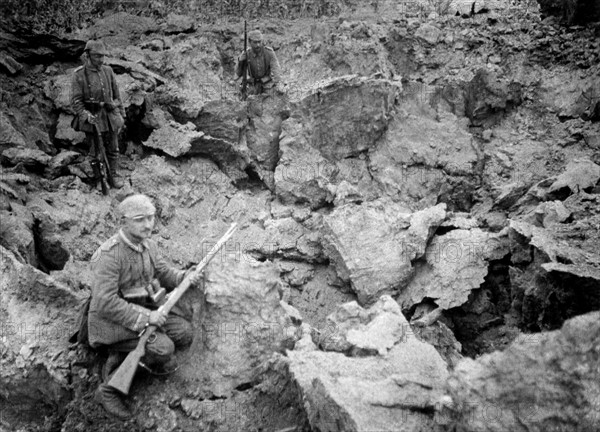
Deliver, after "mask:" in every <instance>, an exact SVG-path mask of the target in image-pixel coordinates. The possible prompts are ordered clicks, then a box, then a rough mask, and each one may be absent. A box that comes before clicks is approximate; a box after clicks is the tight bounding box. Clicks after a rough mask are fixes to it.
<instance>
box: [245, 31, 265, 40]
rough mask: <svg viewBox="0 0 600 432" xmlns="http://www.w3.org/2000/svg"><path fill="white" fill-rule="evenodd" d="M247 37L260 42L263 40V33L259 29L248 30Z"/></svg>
mask: <svg viewBox="0 0 600 432" xmlns="http://www.w3.org/2000/svg"><path fill="white" fill-rule="evenodd" d="M248 39H249V40H253V41H258V42H260V41H262V40H263V35H262V33H261V32H260V30H252V31H251V32H248Z"/></svg>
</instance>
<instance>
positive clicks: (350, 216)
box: [323, 200, 446, 305]
mask: <svg viewBox="0 0 600 432" xmlns="http://www.w3.org/2000/svg"><path fill="white" fill-rule="evenodd" d="M445 217H446V205H445V204H438V205H437V206H435V207H431V208H428V209H425V210H421V211H418V212H415V213H410V212H409V211H407V210H406V209H405V208H403V207H401V206H400V205H398V204H393V203H390V202H388V201H386V200H378V201H376V202H373V203H369V204H363V205H361V206H358V205H353V204H348V205H345V206H343V207H340V208H338V209H336V210H335V211H334V212H333V213H331V214H330V215H328V216H326V217H325V218H324V227H323V240H324V247H325V253H326V255H327V256H329V258H330V260H331V261H332V263H333V265H334V266H335V268H336V271H337V272H338V275H339V276H340V277H341V278H342V279H343V280H347V281H350V283H351V286H352V289H353V290H354V291H355V292H356V294H357V296H358V301H359V303H360V304H363V305H364V304H372V303H373V302H375V301H377V299H378V298H379V296H381V295H382V294H390V293H393V292H396V291H398V289H399V288H400V289H401V288H402V287H404V286H405V285H406V284H407V283H408V281H409V280H410V278H411V277H412V276H413V274H414V268H413V266H412V264H411V262H412V261H413V260H414V259H415V258H418V257H420V256H422V255H423V254H424V253H425V247H426V245H427V243H428V241H429V240H430V238H431V236H432V235H433V232H434V231H435V229H436V228H437V227H438V226H439V225H440V224H441V223H442V222H443V220H444V218H445Z"/></svg>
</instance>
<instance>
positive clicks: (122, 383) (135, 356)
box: [108, 223, 237, 395]
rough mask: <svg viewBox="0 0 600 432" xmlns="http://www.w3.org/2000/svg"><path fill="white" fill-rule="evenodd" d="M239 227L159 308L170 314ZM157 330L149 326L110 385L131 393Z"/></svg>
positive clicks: (209, 253)
mask: <svg viewBox="0 0 600 432" xmlns="http://www.w3.org/2000/svg"><path fill="white" fill-rule="evenodd" d="M236 229H237V224H236V223H232V224H231V226H230V227H229V229H228V230H227V232H226V233H225V234H224V235H223V237H221V239H220V240H219V241H218V242H217V244H216V245H214V246H213V247H212V249H211V250H210V251H209V252H208V253H207V254H206V256H205V257H204V258H202V261H200V262H199V263H198V265H197V266H196V268H195V269H194V271H193V272H191V273H190V274H188V275H187V276H186V277H185V278H184V279H183V281H181V283H180V284H179V285H178V286H177V288H175V289H174V290H173V291H171V292H170V293H169V294H168V295H167V297H168V298H167V301H166V302H165V303H164V304H163V305H162V306H161V307H160V308H159V309H158V310H160V311H161V312H163V313H164V314H165V315H168V314H169V312H170V311H171V308H172V307H173V306H175V304H176V303H177V301H178V300H179V299H180V298H181V296H183V294H185V292H186V291H187V289H188V288H189V287H190V285H191V283H190V280H191V279H192V277H194V275H197V274H199V273H201V272H202V270H203V269H204V267H206V266H207V265H208V263H209V262H210V260H211V259H212V258H213V257H214V256H215V254H216V253H217V252H218V251H219V249H221V247H223V245H224V244H225V243H226V242H227V240H229V239H230V238H231V236H232V235H233V233H234V232H235V230H236ZM155 331H156V326H154V325H150V326H148V327H147V328H146V329H145V330H144V332H143V334H142V335H141V337H140V340H139V341H138V344H137V346H136V347H135V349H134V350H133V351H131V352H130V353H129V354H128V355H127V357H126V358H125V360H123V363H121V365H120V366H119V368H118V369H117V370H116V371H115V373H114V374H113V375H112V377H111V379H110V381H109V382H108V386H110V387H112V388H114V389H116V390H118V391H120V392H121V393H123V394H125V395H127V394H129V389H130V387H131V383H132V382H133V377H134V375H135V372H136V371H137V368H138V364H139V361H140V360H141V359H142V357H143V356H144V354H145V353H146V342H147V341H148V339H149V338H150V336H151V335H152V334H153V333H154V332H155Z"/></svg>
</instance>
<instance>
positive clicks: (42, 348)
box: [0, 246, 87, 430]
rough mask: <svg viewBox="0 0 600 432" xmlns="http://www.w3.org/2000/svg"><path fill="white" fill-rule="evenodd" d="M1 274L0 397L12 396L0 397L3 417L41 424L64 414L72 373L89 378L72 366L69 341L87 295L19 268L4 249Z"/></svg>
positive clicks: (0, 254)
mask: <svg viewBox="0 0 600 432" xmlns="http://www.w3.org/2000/svg"><path fill="white" fill-rule="evenodd" d="M0 274H1V275H2V277H0V313H1V315H0V316H1V319H0V336H1V337H0V388H1V389H2V391H1V392H0V395H1V396H4V395H10V397H9V398H8V399H4V397H1V398H0V409H1V410H2V418H3V419H6V420H7V421H13V420H15V419H16V420H17V422H19V421H24V422H27V421H34V422H40V421H43V418H44V415H48V416H49V415H51V414H52V413H54V412H56V411H58V412H62V411H64V408H65V406H66V403H67V402H68V400H69V399H70V391H69V386H70V379H71V374H75V375H76V376H77V373H81V374H83V375H80V376H81V377H82V378H83V377H84V376H85V374H86V373H87V371H86V370H85V368H81V367H76V366H74V365H72V364H71V362H72V361H73V360H74V358H75V355H74V354H75V352H72V351H70V350H69V342H68V339H69V337H70V336H71V334H72V332H73V331H74V329H75V324H76V319H77V314H78V310H79V303H80V302H81V301H82V298H83V297H84V294H76V293H74V292H72V291H70V290H69V289H68V288H67V287H66V286H64V285H61V284H59V283H57V282H55V281H54V280H53V279H52V278H51V277H49V276H48V275H47V274H45V273H42V272H40V271H38V270H36V269H34V268H33V267H31V266H30V265H27V264H22V263H20V262H19V261H18V260H17V259H16V258H15V256H14V255H13V253H12V252H10V251H8V250H7V249H5V248H4V247H3V246H0ZM72 368H73V369H72ZM27 430H31V429H27Z"/></svg>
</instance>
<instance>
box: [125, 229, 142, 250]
mask: <svg viewBox="0 0 600 432" xmlns="http://www.w3.org/2000/svg"><path fill="white" fill-rule="evenodd" d="M119 237H121V240H123V243H125V244H126V245H127V246H129V247H130V248H131V249H133V250H134V251H136V252H140V253H141V252H144V249H148V243H147V242H146V240H144V241H143V242H142V243H140V244H139V245H136V244H134V243H133V242H132V241H131V240H129V239H128V238H127V235H125V233H124V232H123V229H120V230H119Z"/></svg>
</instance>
